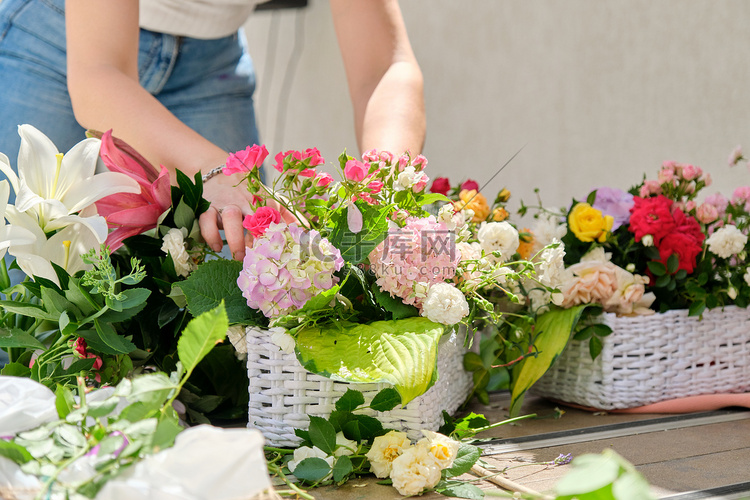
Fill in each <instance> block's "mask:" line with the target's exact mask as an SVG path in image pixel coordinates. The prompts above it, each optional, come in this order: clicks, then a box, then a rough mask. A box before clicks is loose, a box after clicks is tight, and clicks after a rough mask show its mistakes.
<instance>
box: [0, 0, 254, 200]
mask: <svg viewBox="0 0 750 500" xmlns="http://www.w3.org/2000/svg"><path fill="white" fill-rule="evenodd" d="M108 1H116V0H108ZM138 76H139V79H140V83H141V85H142V86H143V87H144V88H145V89H146V90H148V91H149V92H150V93H151V94H153V95H154V96H155V97H156V98H157V99H158V100H159V101H160V102H161V103H162V104H163V105H164V106H166V108H167V109H169V110H170V111H171V112H172V113H173V114H174V115H175V116H177V118H179V119H180V120H182V121H183V122H184V123H185V124H187V125H188V126H189V127H191V128H192V129H193V130H195V131H196V132H198V133H199V134H201V135H202V136H203V137H205V138H207V139H208V140H210V141H212V142H213V143H214V144H216V145H217V146H219V147H221V148H222V149H224V150H226V151H228V152H234V151H238V150H240V149H244V148H245V147H246V146H248V145H251V144H258V143H259V138H258V130H257V127H256V123H255V112H254V109H253V91H254V90H255V71H254V69H253V63H252V60H251V59H250V55H249V54H248V52H247V48H246V46H245V37H244V36H243V34H242V33H241V32H240V33H238V34H235V35H232V36H229V37H226V38H220V39H217V40H199V39H193V38H185V37H176V36H172V35H165V34H162V33H154V32H151V31H147V30H141V33H140V46H139V55H138ZM112 98H113V99H114V98H116V97H115V96H113V97H112ZM23 123H29V124H31V125H34V126H35V127H36V128H38V129H39V130H41V131H42V132H43V133H44V134H46V135H47V136H48V137H49V138H50V139H51V140H52V142H54V143H55V145H56V146H57V148H58V149H59V150H60V151H61V152H66V151H67V150H68V149H70V148H71V147H72V146H73V145H74V144H75V143H77V142H79V141H81V140H83V139H84V138H85V135H84V132H85V130H84V129H83V128H82V127H81V126H80V125H78V123H77V122H76V120H75V117H74V115H73V108H72V107H71V104H70V97H69V96H68V90H67V85H66V61H65V2H64V0H0V152H3V153H5V154H6V155H7V156H8V158H9V159H10V163H11V165H12V166H13V167H14V168H16V157H17V155H18V148H19V145H20V138H19V136H18V131H17V126H18V125H20V124H23ZM114 134H115V135H117V131H116V130H115V131H114ZM1 178H2V176H1V174H0V179H1ZM11 197H12V198H14V194H13V193H11ZM12 202H13V199H11V203H12Z"/></svg>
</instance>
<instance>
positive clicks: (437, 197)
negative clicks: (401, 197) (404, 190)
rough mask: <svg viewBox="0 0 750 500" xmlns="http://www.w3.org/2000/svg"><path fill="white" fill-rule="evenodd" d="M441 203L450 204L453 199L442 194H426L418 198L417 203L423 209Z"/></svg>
mask: <svg viewBox="0 0 750 500" xmlns="http://www.w3.org/2000/svg"><path fill="white" fill-rule="evenodd" d="M439 201H443V202H445V203H450V201H451V199H450V198H448V197H447V196H445V195H444V194H440V193H426V194H423V195H422V196H419V197H418V198H417V202H418V203H419V206H421V207H423V206H425V205H432V204H433V203H437V202H439Z"/></svg>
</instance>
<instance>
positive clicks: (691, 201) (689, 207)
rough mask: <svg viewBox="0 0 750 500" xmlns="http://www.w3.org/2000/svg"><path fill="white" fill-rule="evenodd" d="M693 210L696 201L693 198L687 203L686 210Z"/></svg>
mask: <svg viewBox="0 0 750 500" xmlns="http://www.w3.org/2000/svg"><path fill="white" fill-rule="evenodd" d="M693 210H695V202H694V201H693V200H690V201H688V202H687V203H685V212H692V211H693Z"/></svg>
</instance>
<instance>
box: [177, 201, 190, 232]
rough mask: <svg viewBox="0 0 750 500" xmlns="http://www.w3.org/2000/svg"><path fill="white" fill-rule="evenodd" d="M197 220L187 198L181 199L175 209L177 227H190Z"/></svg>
mask: <svg viewBox="0 0 750 500" xmlns="http://www.w3.org/2000/svg"><path fill="white" fill-rule="evenodd" d="M193 220H195V214H194V213H193V209H192V208H190V207H189V206H188V205H187V203H185V200H184V199H183V200H180V203H178V204H177V208H176V209H175V211H174V223H175V225H176V226H177V227H184V228H185V229H188V228H190V227H191V226H192V225H193Z"/></svg>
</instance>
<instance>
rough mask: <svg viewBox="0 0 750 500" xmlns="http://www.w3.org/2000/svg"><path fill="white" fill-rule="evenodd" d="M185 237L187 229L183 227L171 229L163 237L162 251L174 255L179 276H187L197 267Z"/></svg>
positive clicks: (175, 268)
mask: <svg viewBox="0 0 750 500" xmlns="http://www.w3.org/2000/svg"><path fill="white" fill-rule="evenodd" d="M185 238H187V229H185V228H184V227H181V228H179V229H177V228H172V229H170V230H169V231H168V232H167V234H165V235H164V238H163V239H162V245H161V251H162V252H164V253H165V254H167V255H171V256H172V261H173V262H174V270H175V272H176V273H177V275H178V276H187V275H189V274H190V273H191V272H193V271H195V268H196V267H197V266H196V265H195V262H193V259H191V258H190V254H188V252H187V249H186V248H185Z"/></svg>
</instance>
